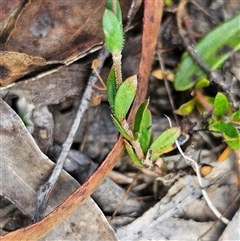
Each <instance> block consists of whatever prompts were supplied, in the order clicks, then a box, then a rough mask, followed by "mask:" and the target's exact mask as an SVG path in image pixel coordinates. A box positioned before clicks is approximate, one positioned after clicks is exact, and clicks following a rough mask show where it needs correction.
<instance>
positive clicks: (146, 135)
mask: <svg viewBox="0 0 240 241" xmlns="http://www.w3.org/2000/svg"><path fill="white" fill-rule="evenodd" d="M151 126H152V115H151V112H150V111H149V110H148V109H146V110H145V111H144V113H143V116H142V120H141V123H140V128H139V130H138V131H139V132H138V136H137V140H138V142H139V143H140V146H141V148H142V151H143V153H144V154H146V153H147V151H148V148H149V146H150V143H151V141H152V128H151Z"/></svg>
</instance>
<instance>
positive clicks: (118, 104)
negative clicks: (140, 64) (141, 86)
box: [114, 75, 137, 123]
mask: <svg viewBox="0 0 240 241" xmlns="http://www.w3.org/2000/svg"><path fill="white" fill-rule="evenodd" d="M136 91H137V75H133V76H131V77H129V78H127V79H126V80H125V81H124V82H123V83H122V84H121V85H120V87H119V88H118V90H117V93H116V96H115V100H114V116H115V117H116V118H117V119H118V121H119V122H120V123H121V121H122V120H123V119H125V118H126V115H127V113H128V111H129V109H130V107H131V105H132V103H133V100H134V97H135V95H136Z"/></svg>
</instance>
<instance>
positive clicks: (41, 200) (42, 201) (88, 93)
mask: <svg viewBox="0 0 240 241" xmlns="http://www.w3.org/2000/svg"><path fill="white" fill-rule="evenodd" d="M108 55H109V53H108V51H107V50H106V49H105V48H103V49H102V50H101V51H100V53H99V57H98V59H99V60H100V61H99V65H98V66H97V70H98V71H99V70H100V69H101V68H102V66H103V63H104V61H105V59H106V57H107V56H108ZM97 80H98V78H97V77H96V75H95V73H94V72H92V74H91V75H90V77H89V81H88V85H87V87H86V89H85V91H84V94H83V97H82V101H81V102H80V104H79V107H78V110H77V114H76V117H75V119H74V122H73V124H72V127H71V130H70V132H69V135H68V137H67V139H66V141H65V142H64V144H63V149H62V152H61V155H60V157H59V159H58V161H57V164H56V166H55V168H54V170H53V172H52V174H51V176H50V178H49V180H48V181H47V182H46V183H45V184H44V185H42V186H41V187H40V190H39V193H38V197H37V207H36V212H35V215H34V222H37V221H39V220H41V219H42V218H43V216H44V212H45V210H46V207H47V203H48V199H49V196H50V194H51V191H52V189H53V187H54V186H55V184H56V181H57V179H58V177H59V175H60V173H61V171H62V168H63V165H64V162H65V160H66V158H67V155H68V152H69V150H70V148H71V145H72V143H73V140H74V137H75V134H76V132H77V129H78V127H79V124H80V122H81V120H82V117H83V115H84V113H85V111H86V110H87V109H88V107H89V102H90V100H91V98H92V95H93V92H94V90H93V88H92V87H93V86H94V84H95V83H96V82H97Z"/></svg>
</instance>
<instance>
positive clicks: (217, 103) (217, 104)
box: [214, 93, 229, 116]
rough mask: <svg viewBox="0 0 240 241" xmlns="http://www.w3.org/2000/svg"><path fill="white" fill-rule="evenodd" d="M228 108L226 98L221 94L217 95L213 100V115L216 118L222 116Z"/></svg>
mask: <svg viewBox="0 0 240 241" xmlns="http://www.w3.org/2000/svg"><path fill="white" fill-rule="evenodd" d="M228 107H229V102H228V99H227V97H226V96H225V95H224V94H222V93H217V95H216V97H215V100H214V113H215V115H216V116H221V115H224V114H225V113H226V112H227V110H228Z"/></svg>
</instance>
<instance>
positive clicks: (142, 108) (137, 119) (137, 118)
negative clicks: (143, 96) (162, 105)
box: [133, 100, 149, 133]
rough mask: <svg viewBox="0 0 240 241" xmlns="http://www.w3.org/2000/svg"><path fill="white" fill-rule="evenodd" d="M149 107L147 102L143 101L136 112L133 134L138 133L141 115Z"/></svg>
mask: <svg viewBox="0 0 240 241" xmlns="http://www.w3.org/2000/svg"><path fill="white" fill-rule="evenodd" d="M148 105H149V100H145V101H144V102H143V103H142V104H141V105H140V106H139V107H138V110H137V113H136V115H135V119H134V128H133V132H134V133H135V132H139V130H140V127H141V122H142V118H143V115H144V113H145V111H146V110H147V108H148Z"/></svg>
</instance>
